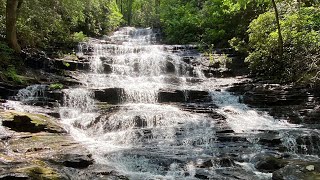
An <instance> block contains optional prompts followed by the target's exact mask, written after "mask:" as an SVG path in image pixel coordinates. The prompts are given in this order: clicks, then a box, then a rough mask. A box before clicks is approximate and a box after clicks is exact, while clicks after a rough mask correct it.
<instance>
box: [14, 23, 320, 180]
mask: <svg viewBox="0 0 320 180" xmlns="http://www.w3.org/2000/svg"><path fill="white" fill-rule="evenodd" d="M77 55H78V56H85V57H87V58H88V59H89V60H90V61H89V63H90V71H89V72H81V71H78V72H76V73H74V77H76V78H77V79H78V80H79V81H80V82H81V83H82V85H81V86H76V87H74V88H70V89H64V90H63V92H64V99H63V104H62V105H61V106H60V108H59V112H60V115H61V122H62V123H63V124H64V125H65V128H66V129H67V131H68V132H69V133H70V134H71V135H72V136H73V137H74V138H75V139H76V140H77V141H79V142H81V143H82V144H84V145H85V147H87V148H88V150H89V151H90V152H91V153H92V155H93V158H94V160H95V161H96V163H98V164H102V165H106V166H110V168H114V169H115V171H117V172H119V173H121V174H123V175H125V176H126V177H128V178H129V179H271V178H272V173H270V172H266V171H260V170H258V169H256V164H257V162H258V161H260V160H261V158H262V157H265V156H272V157H282V156H290V159H296V160H297V161H298V160H312V161H319V154H320V153H319V152H320V150H319V149H320V148H319V142H315V144H314V143H313V142H314V141H312V140H310V138H311V139H312V138H313V137H320V132H319V130H317V129H307V128H303V127H300V126H299V125H294V124H290V123H288V122H287V121H285V120H281V119H275V118H273V117H272V116H270V115H269V114H268V113H267V112H264V111H260V110H257V109H254V108H251V107H249V106H247V105H245V104H242V103H240V101H239V100H240V99H241V97H240V96H236V95H234V94H232V93H230V92H228V91H227V89H228V87H230V86H232V84H233V83H238V82H241V81H244V79H245V78H243V77H231V78H216V77H208V76H206V75H205V74H204V72H203V71H202V66H203V65H202V64H199V63H197V62H198V61H200V59H201V57H202V55H201V54H200V53H199V52H198V51H197V50H196V49H195V48H194V47H193V46H170V45H161V44H158V43H157V34H156V33H154V31H153V30H152V29H137V28H131V27H126V28H121V29H120V30H119V31H117V32H115V33H114V34H113V35H111V36H108V37H106V38H105V40H96V39H91V40H90V41H89V42H87V43H80V44H79V52H78V53H77ZM186 57H187V58H186ZM32 91H33V90H32ZM21 93H22V92H20V96H24V94H23V93H22V94H21ZM24 99H25V98H24ZM301 137H304V138H303V139H304V143H301V141H298V139H299V138H300V139H301Z"/></svg>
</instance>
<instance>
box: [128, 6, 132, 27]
mask: <svg viewBox="0 0 320 180" xmlns="http://www.w3.org/2000/svg"><path fill="white" fill-rule="evenodd" d="M132 5H133V0H129V2H128V11H127V12H128V14H127V15H128V25H129V26H131V19H132Z"/></svg>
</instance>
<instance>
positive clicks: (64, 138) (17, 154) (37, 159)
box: [0, 109, 127, 180]
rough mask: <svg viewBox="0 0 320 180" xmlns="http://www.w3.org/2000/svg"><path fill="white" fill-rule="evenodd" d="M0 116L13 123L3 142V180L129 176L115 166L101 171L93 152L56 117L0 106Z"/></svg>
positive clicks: (0, 163)
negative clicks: (4, 108) (116, 169)
mask: <svg viewBox="0 0 320 180" xmlns="http://www.w3.org/2000/svg"><path fill="white" fill-rule="evenodd" d="M0 119H4V121H3V122H4V125H8V123H9V124H10V122H11V124H10V125H9V126H12V127H10V128H6V131H8V133H9V134H12V136H10V137H7V138H6V139H2V140H1V141H0V179H1V180H20V179H21V180H29V179H53V180H55V179H92V178H94V179H97V177H103V178H102V179H109V178H113V179H127V178H126V177H125V176H122V175H121V174H119V173H116V172H114V171H113V170H112V169H106V168H104V169H103V171H102V170H101V171H100V170H99V169H101V168H98V165H97V164H95V162H94V160H93V159H92V158H91V154H90V153H89V152H88V151H87V150H86V149H85V148H84V147H83V146H82V145H80V144H79V143H76V142H75V141H74V140H73V138H72V137H70V136H69V135H68V134H66V131H65V130H64V129H63V128H62V127H60V126H59V125H58V124H57V123H55V121H57V120H56V119H54V118H52V117H51V118H49V117H47V116H44V115H42V114H35V113H22V112H16V111H3V110H2V109H0ZM91 166H95V167H94V168H92V167H91ZM98 179H99V178H98Z"/></svg>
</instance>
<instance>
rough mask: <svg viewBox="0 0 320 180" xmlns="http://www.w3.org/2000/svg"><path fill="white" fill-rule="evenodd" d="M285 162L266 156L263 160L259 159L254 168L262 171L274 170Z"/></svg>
mask: <svg viewBox="0 0 320 180" xmlns="http://www.w3.org/2000/svg"><path fill="white" fill-rule="evenodd" d="M286 163H287V162H283V161H282V160H281V159H276V158H267V159H265V160H262V161H259V162H258V163H257V164H256V166H255V167H256V168H257V169H258V170H259V171H262V172H268V173H270V172H274V171H276V170H278V169H280V168H282V167H284V166H285V165H286Z"/></svg>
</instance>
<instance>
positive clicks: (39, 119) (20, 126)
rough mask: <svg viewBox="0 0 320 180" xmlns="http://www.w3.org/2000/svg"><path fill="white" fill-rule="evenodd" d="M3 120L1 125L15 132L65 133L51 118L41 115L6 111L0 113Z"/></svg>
mask: <svg viewBox="0 0 320 180" xmlns="http://www.w3.org/2000/svg"><path fill="white" fill-rule="evenodd" d="M0 116H2V117H3V118H4V119H5V120H3V122H2V125H3V126H5V127H8V128H10V129H12V130H14V131H16V132H31V133H38V132H50V133H65V130H64V129H63V128H62V127H61V126H59V125H58V124H57V123H56V122H54V121H53V120H52V119H51V118H49V117H47V116H45V115H42V114H31V113H21V112H16V111H7V112H2V113H0Z"/></svg>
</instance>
